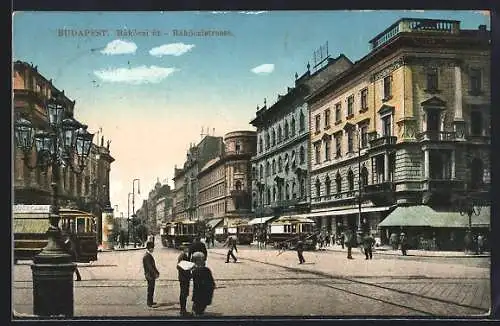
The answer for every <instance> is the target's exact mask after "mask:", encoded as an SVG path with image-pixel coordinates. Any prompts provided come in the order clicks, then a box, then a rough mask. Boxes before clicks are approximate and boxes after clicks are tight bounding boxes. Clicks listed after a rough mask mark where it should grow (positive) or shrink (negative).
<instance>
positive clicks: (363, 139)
mask: <svg viewBox="0 0 500 326" xmlns="http://www.w3.org/2000/svg"><path fill="white" fill-rule="evenodd" d="M360 130H361V148H365V147H367V146H368V125H367V124H364V125H362V126H361V128H360Z"/></svg>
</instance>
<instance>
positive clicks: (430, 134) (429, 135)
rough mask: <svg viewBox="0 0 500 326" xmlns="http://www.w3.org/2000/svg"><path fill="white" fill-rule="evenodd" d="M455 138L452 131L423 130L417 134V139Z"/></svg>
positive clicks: (451, 139) (437, 139)
mask: <svg viewBox="0 0 500 326" xmlns="http://www.w3.org/2000/svg"><path fill="white" fill-rule="evenodd" d="M455 139H456V136H455V132H454V131H434V130H430V131H424V132H422V133H419V134H418V135H417V141H453V140H455Z"/></svg>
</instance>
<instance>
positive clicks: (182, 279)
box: [177, 247, 191, 316]
mask: <svg viewBox="0 0 500 326" xmlns="http://www.w3.org/2000/svg"><path fill="white" fill-rule="evenodd" d="M183 260H186V261H189V248H188V247H186V248H184V251H183V252H182V253H181V254H180V255H179V257H178V258H177V263H180V262H181V261H183ZM177 271H178V272H179V273H178V274H179V275H178V276H179V285H180V294H179V303H180V305H181V311H180V314H181V316H187V315H188V313H187V311H186V302H187V298H188V296H189V282H190V280H191V271H190V270H184V269H182V268H181V267H179V266H177Z"/></svg>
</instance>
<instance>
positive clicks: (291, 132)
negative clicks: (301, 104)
mask: <svg viewBox="0 0 500 326" xmlns="http://www.w3.org/2000/svg"><path fill="white" fill-rule="evenodd" d="M290 134H291V136H292V137H293V136H295V118H292V121H291V122H290Z"/></svg>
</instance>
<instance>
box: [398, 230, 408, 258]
mask: <svg viewBox="0 0 500 326" xmlns="http://www.w3.org/2000/svg"><path fill="white" fill-rule="evenodd" d="M399 243H400V244H401V253H402V254H403V256H407V255H408V254H407V250H408V237H407V235H406V234H405V233H404V232H401V235H400V236H399Z"/></svg>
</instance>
